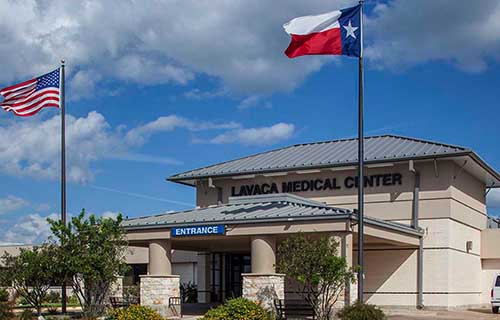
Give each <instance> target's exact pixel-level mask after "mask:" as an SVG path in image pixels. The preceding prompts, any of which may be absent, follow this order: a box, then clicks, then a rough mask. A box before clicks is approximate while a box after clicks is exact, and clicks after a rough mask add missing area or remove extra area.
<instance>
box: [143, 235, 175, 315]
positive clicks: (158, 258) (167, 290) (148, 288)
mask: <svg viewBox="0 0 500 320" xmlns="http://www.w3.org/2000/svg"><path fill="white" fill-rule="evenodd" d="M148 269H149V274H148V275H143V276H141V305H143V306H148V307H151V308H153V309H155V310H157V311H158V312H159V313H160V314H161V315H162V316H163V317H178V316H180V315H181V312H180V305H170V304H169V300H170V298H171V297H180V276H175V275H172V244H171V242H170V240H152V241H151V242H150V243H149V268H148Z"/></svg>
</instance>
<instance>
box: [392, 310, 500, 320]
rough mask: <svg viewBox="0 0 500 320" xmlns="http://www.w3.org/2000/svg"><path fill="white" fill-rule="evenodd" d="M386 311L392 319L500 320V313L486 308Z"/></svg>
mask: <svg viewBox="0 0 500 320" xmlns="http://www.w3.org/2000/svg"><path fill="white" fill-rule="evenodd" d="M385 312H386V314H387V315H388V319H390V320H428V319H438V320H489V319H492V320H493V319H496V320H500V315H498V314H492V313H491V310H490V309H486V308H484V309H474V310H460V311H427V310H423V311H420V310H389V311H385Z"/></svg>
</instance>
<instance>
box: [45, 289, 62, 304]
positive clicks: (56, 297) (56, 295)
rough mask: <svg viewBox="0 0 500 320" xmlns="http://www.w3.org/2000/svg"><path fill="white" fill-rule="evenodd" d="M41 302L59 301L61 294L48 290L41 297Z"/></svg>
mask: <svg viewBox="0 0 500 320" xmlns="http://www.w3.org/2000/svg"><path fill="white" fill-rule="evenodd" d="M43 302H46V303H60V302H61V295H60V294H59V292H56V291H50V292H49V293H47V294H46V295H45V297H44V298H43Z"/></svg>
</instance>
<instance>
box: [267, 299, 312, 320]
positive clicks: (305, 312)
mask: <svg viewBox="0 0 500 320" xmlns="http://www.w3.org/2000/svg"><path fill="white" fill-rule="evenodd" d="M274 307H275V309H276V316H277V319H280V320H281V319H312V320H314V319H315V314H314V309H313V308H312V307H311V306H310V305H309V304H308V303H307V302H306V301H304V300H281V299H275V300H274Z"/></svg>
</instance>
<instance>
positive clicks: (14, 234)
mask: <svg viewBox="0 0 500 320" xmlns="http://www.w3.org/2000/svg"><path fill="white" fill-rule="evenodd" d="M47 218H51V219H54V220H56V219H58V218H59V215H57V214H56V213H53V214H51V215H49V216H47V217H42V216H40V215H39V214H36V213H35V214H29V215H27V216H24V217H22V218H21V219H19V220H18V221H17V222H16V224H14V225H13V226H12V227H11V228H10V229H8V230H7V231H6V232H5V233H4V234H3V236H0V244H8V243H18V244H19V243H20V244H39V243H42V242H44V241H45V240H47V238H48V237H49V235H50V234H51V231H50V227H49V224H48V222H47Z"/></svg>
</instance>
